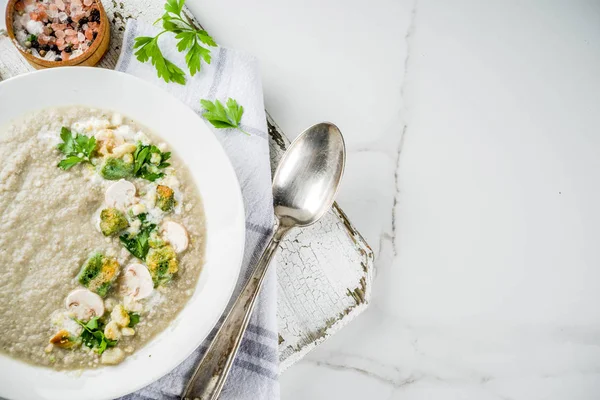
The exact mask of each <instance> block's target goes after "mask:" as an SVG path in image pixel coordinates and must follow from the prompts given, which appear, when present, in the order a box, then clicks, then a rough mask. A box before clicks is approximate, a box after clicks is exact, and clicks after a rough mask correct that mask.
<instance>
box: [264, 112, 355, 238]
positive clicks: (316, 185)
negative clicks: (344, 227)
mask: <svg viewBox="0 0 600 400" xmlns="http://www.w3.org/2000/svg"><path fill="white" fill-rule="evenodd" d="M345 164H346V151H345V144H344V138H343V137H342V133H341V132H340V130H339V129H338V127H337V126H335V125H334V124H331V123H329V122H322V123H319V124H316V125H313V126H311V127H310V128H308V129H306V130H305V131H304V132H302V133H301V134H300V135H299V136H298V137H297V138H296V140H294V142H293V143H292V144H291V145H290V147H289V148H288V150H287V152H286V153H285V155H284V156H283V158H282V159H281V162H280V164H279V167H278V168H277V171H276V172H275V176H274V177H273V205H274V207H275V216H276V217H277V218H278V219H279V223H280V225H283V226H290V227H291V226H307V225H310V224H313V223H315V222H316V221H317V220H319V218H321V217H322V216H323V214H325V213H326V212H327V210H329V209H330V208H331V205H332V204H333V201H334V199H335V195H336V193H337V189H338V187H339V183H340V181H341V180H342V175H343V174H344V166H345Z"/></svg>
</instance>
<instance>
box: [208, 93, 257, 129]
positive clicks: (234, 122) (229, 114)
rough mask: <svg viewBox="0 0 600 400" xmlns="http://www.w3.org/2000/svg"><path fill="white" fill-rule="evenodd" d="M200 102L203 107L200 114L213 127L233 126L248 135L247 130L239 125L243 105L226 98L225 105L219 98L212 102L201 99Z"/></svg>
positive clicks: (242, 113)
mask: <svg viewBox="0 0 600 400" xmlns="http://www.w3.org/2000/svg"><path fill="white" fill-rule="evenodd" d="M200 104H202V107H204V109H205V111H204V114H202V116H203V117H204V118H206V120H207V121H208V122H210V123H211V124H212V126H214V127H215V128H234V129H238V130H239V131H240V132H243V133H245V134H246V135H248V136H250V134H249V133H248V132H246V131H244V130H243V129H242V128H241V127H240V121H241V120H242V115H244V107H242V106H240V105H239V104H238V103H237V101H235V100H234V99H232V98H229V99H227V103H225V104H226V106H224V105H223V103H221V102H220V101H219V100H215V102H214V103H213V102H212V101H210V100H204V99H202V100H200Z"/></svg>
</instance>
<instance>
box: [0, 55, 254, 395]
mask: <svg viewBox="0 0 600 400" xmlns="http://www.w3.org/2000/svg"><path fill="white" fill-rule="evenodd" d="M66 71H68V73H69V75H70V76H72V75H73V74H97V76H96V77H94V79H91V80H92V81H94V82H102V85H103V87H106V82H107V79H102V78H106V75H107V74H108V75H116V76H118V77H120V78H119V79H122V80H131V81H132V82H135V84H134V85H141V86H144V87H146V88H148V90H150V91H153V92H155V94H156V95H157V96H158V95H160V102H161V105H162V104H169V103H172V102H173V101H174V102H176V103H179V104H178V105H177V107H178V108H180V107H181V108H184V109H185V110H182V111H181V112H184V113H187V114H193V116H194V118H197V119H198V120H199V121H202V120H201V119H200V117H199V116H198V115H197V114H196V113H195V112H194V111H193V110H192V109H190V108H189V107H188V106H187V105H185V104H184V103H182V102H181V101H180V100H179V99H177V98H176V97H175V96H173V95H172V94H170V93H168V92H166V91H165V90H163V89H161V88H160V87H158V86H156V85H153V84H152V83H150V82H147V81H145V80H142V79H140V78H138V77H135V76H132V75H129V74H126V73H123V72H120V71H114V70H108V69H103V68H94V67H79V68H69V67H64V68H52V69H44V70H36V71H32V72H29V73H27V74H22V75H18V76H15V77H12V78H9V79H7V80H5V81H2V82H0V97H1V96H2V95H4V93H6V92H4V91H3V90H2V89H3V87H6V86H7V85H12V84H15V82H18V81H20V80H26V79H28V78H31V76H32V75H33V76H36V77H39V76H44V75H53V74H54V75H58V74H62V73H65V72H66ZM102 75H104V76H102ZM89 78H90V77H89V76H86V79H89ZM54 81H56V82H59V81H60V80H58V79H55V80H54ZM129 89H131V88H129ZM129 92H130V91H127V93H129ZM155 100H156V99H155ZM44 101H45V100H44ZM86 106H88V105H87V104H86ZM90 107H99V106H90ZM13 108H14V107H13ZM33 108H35V109H43V108H46V106H43V107H39V106H34V107H33ZM104 108H106V109H109V110H115V109H114V108H111V107H104ZM24 112H25V111H24V110H23V111H21V114H23V113H24ZM21 114H19V115H21ZM19 115H13V117H12V118H15V117H18V116H19ZM123 115H129V114H127V113H123ZM1 118H2V116H1V112H0V124H1V123H2V120H1ZM134 119H135V120H139V118H137V117H134ZM201 123H202V125H203V126H204V127H205V128H206V131H207V132H208V134H209V135H210V138H209V139H206V140H209V141H214V143H215V144H216V145H217V146H218V148H217V149H218V151H219V152H222V154H223V155H224V156H225V161H226V165H224V167H225V169H226V170H227V171H226V172H227V173H228V174H230V176H229V178H228V179H231V182H230V183H231V184H235V189H233V192H234V195H235V199H233V200H234V203H236V206H237V209H231V210H228V214H229V213H233V214H239V216H238V218H237V219H236V221H237V222H236V225H239V226H237V228H236V229H235V230H234V231H233V233H235V236H232V238H231V241H232V242H233V245H232V247H231V249H229V248H228V251H229V253H230V256H231V257H233V259H235V268H233V267H232V268H231V269H232V271H233V272H234V275H232V274H231V273H232V271H230V275H231V276H230V278H231V280H229V281H228V282H227V287H225V288H222V290H220V292H221V293H223V294H224V298H225V299H226V301H224V302H223V303H222V304H220V305H219V306H218V307H216V308H215V311H214V312H213V314H214V315H215V316H214V318H212V319H211V321H210V324H205V326H208V325H210V327H208V329H207V330H206V335H198V336H194V337H195V339H194V341H193V343H191V344H193V346H191V345H190V346H183V345H181V346H177V347H181V348H184V347H185V348H188V349H189V350H186V351H183V350H182V349H177V350H174V349H173V348H172V347H170V348H169V354H170V355H171V354H173V356H172V357H171V358H169V359H168V360H164V359H162V361H167V364H168V368H167V367H164V366H162V365H163V364H161V367H160V368H162V369H160V370H159V368H158V367H156V368H155V371H154V372H153V373H152V374H151V376H150V377H148V376H147V375H146V376H145V377H144V378H141V379H138V380H137V383H136V384H135V385H133V384H132V385H131V386H130V387H128V388H127V389H125V390H123V387H122V386H124V385H123V384H121V385H120V386H119V385H117V386H119V387H120V388H118V389H116V388H114V387H111V386H113V385H106V386H102V387H103V389H102V390H98V388H97V386H94V390H93V392H91V393H90V392H88V391H89V390H90V389H91V388H90V387H85V389H86V390H87V391H86V392H85V393H86V394H85V396H84V395H83V394H82V393H84V392H83V390H84V388H83V386H84V385H86V384H88V386H89V384H90V383H86V382H85V381H86V379H83V380H82V378H88V379H89V380H91V381H94V379H96V378H97V377H98V376H99V375H101V374H102V372H103V371H115V372H114V373H107V374H110V376H111V377H113V376H114V375H120V374H123V375H125V376H129V377H130V376H131V375H132V369H133V367H134V366H138V367H139V364H140V363H142V362H143V363H146V361H143V360H142V359H141V356H143V355H145V352H144V350H145V349H148V348H155V347H157V346H159V345H161V344H164V341H165V340H170V339H166V338H165V336H166V335H167V334H168V333H170V332H172V331H181V330H182V329H183V328H182V326H181V325H182V324H181V323H180V322H181V320H182V318H183V316H182V314H184V312H185V311H186V310H188V313H189V312H191V311H192V309H193V308H192V307H190V305H191V304H192V301H193V300H194V297H196V295H197V294H198V293H199V292H203V291H204V290H206V289H205V287H206V286H207V285H206V282H204V284H202V283H201V280H202V278H203V275H204V276H206V273H207V272H208V271H205V268H206V265H207V263H208V262H209V261H208V260H205V264H204V267H203V271H202V272H201V274H200V279H199V280H198V283H197V285H196V289H195V293H194V295H193V296H192V298H190V300H188V303H186V305H185V306H184V307H183V309H182V310H181V311H180V313H179V315H178V316H177V317H176V318H175V319H174V320H173V321H172V322H171V323H170V325H169V326H168V327H167V328H166V329H165V330H164V331H162V332H160V333H158V334H157V335H156V336H155V337H154V338H153V339H151V340H150V341H149V342H148V343H146V344H145V345H144V346H143V347H141V348H139V349H137V350H136V354H134V355H133V356H132V357H135V359H134V360H132V363H135V364H134V365H125V364H126V363H128V361H129V360H130V359H131V358H132V357H130V358H128V359H127V360H125V361H124V362H123V363H121V364H119V365H117V366H104V367H100V368H98V369H92V370H83V373H82V374H81V375H79V374H77V375H76V376H74V375H73V373H77V371H56V370H53V369H51V368H47V367H43V366H39V365H32V364H27V363H24V362H22V361H20V360H16V359H13V358H11V357H9V356H7V355H5V354H0V368H2V360H8V361H7V362H8V363H9V364H10V365H12V366H15V364H18V365H17V366H19V367H23V368H27V369H28V371H29V373H28V374H21V375H26V376H29V379H27V378H25V377H24V379H27V382H28V384H27V386H28V387H27V388H26V391H27V392H26V393H28V394H29V395H30V396H35V398H40V399H73V400H74V399H79V398H82V396H84V397H85V398H87V399H88V400H92V399H94V400H96V399H110V398H116V397H120V396H124V395H126V394H128V393H132V392H134V391H136V390H139V389H141V388H143V387H145V386H147V385H149V384H151V383H152V382H155V381H156V380H158V379H160V378H161V377H163V376H164V375H166V374H168V373H169V372H171V371H172V370H173V369H174V368H176V367H177V366H178V365H179V364H181V363H182V362H183V361H184V360H185V359H187V358H188V357H189V356H190V355H191V354H192V353H193V352H194V351H195V350H196V349H197V348H198V347H199V346H201V345H202V343H203V341H204V340H205V339H206V337H208V335H210V331H211V330H213V329H214V327H215V326H216V325H217V323H218V321H219V318H220V317H221V316H222V315H223V312H225V310H226V308H227V305H228V304H229V302H230V301H231V298H232V296H233V293H234V290H235V287H236V285H237V284H238V281H239V279H240V277H241V267H242V263H243V257H244V249H245V235H246V227H245V210H244V201H243V196H242V192H241V187H240V185H239V181H238V179H237V175H236V173H235V170H234V168H233V165H232V163H231V161H230V160H229V157H228V156H227V153H226V152H225V151H224V149H223V147H222V145H221V143H219V141H218V140H217V138H216V136H215V135H214V134H213V133H212V131H211V130H210V129H209V128H208V126H206V124H204V122H201ZM155 132H156V134H158V135H160V136H161V137H163V138H164V137H165V136H164V134H163V133H162V132H160V131H158V130H155ZM167 141H168V142H170V143H171V146H172V147H173V150H174V151H176V152H179V153H181V147H180V146H179V147H178V146H176V145H173V144H172V141H171V140H168V139H167ZM211 146H212V145H211ZM211 146H209V147H211ZM212 147H214V146H212ZM212 150H215V149H214V148H213V149H212ZM182 159H183V160H184V161H187V160H188V159H189V156H188V157H182ZM186 164H187V162H186ZM189 169H190V172H192V175H195V174H194V172H193V171H192V168H191V167H190V168H189ZM194 181H196V179H195V178H194ZM200 190H201V191H202V189H201V188H200ZM214 196H216V194H215V195H214ZM214 196H213V197H214ZM202 197H203V202H204V200H206V198H205V196H204V194H202ZM205 205H206V204H205ZM205 211H206V209H205ZM206 214H207V239H209V238H210V235H213V236H214V231H213V230H211V228H210V224H209V223H208V222H209V221H208V213H206ZM239 218H241V219H239ZM229 232H230V231H227V232H226V233H228V234H229ZM221 233H223V232H221ZM209 240H210V239H209ZM206 247H207V249H206V254H205V257H206V256H207V254H208V250H209V241H207V245H206ZM236 248H237V249H238V250H239V251H238V252H235V251H231V250H236ZM228 257H229V256H228ZM230 264H231V265H233V262H232V263H230ZM218 266H221V264H219V265H218ZM213 270H214V269H213ZM197 301H198V300H197ZM194 305H197V304H194ZM211 306H212V307H214V304H212V303H211ZM188 316H189V315H188ZM196 328H197V326H196ZM161 342H163V343H161ZM161 349H163V351H164V350H165V347H164V346H163V347H162V348H161ZM184 353H185V354H184ZM153 354H154V353H153ZM136 356H138V357H136ZM163 356H164V354H163ZM145 360H148V359H145ZM151 362H158V360H151ZM155 365H156V364H155ZM119 368H120V370H117V369H119ZM123 369H125V371H123ZM157 370H159V371H158V372H157ZM14 374H16V375H14ZM2 375H5V372H3V373H0V381H1V380H4V381H5V383H6V379H8V380H9V381H10V379H11V378H10V376H4V377H2ZM6 375H10V374H6ZM43 375H49V376H53V377H63V378H64V379H65V380H66V379H73V380H76V381H77V382H78V385H79V384H80V385H81V388H79V387H78V390H81V392H78V391H77V392H72V391H71V392H67V390H74V389H73V388H72V387H69V388H66V389H65V388H63V387H62V382H57V386H56V387H52V388H50V389H51V390H50V389H49V388H47V387H45V388H42V390H44V392H43V393H41V392H39V391H38V390H39V388H37V387H36V386H35V385H34V384H32V383H31V382H32V379H31V378H32V377H33V378H35V379H33V381H37V382H39V380H40V379H41V377H42V376H43ZM135 375H136V376H137V375H143V373H142V372H141V371H139V370H135ZM19 376H20V375H19V373H18V372H13V379H14V378H15V377H19ZM96 383H97V382H96ZM105 383H106V382H105ZM111 383H112V382H111ZM38 384H39V383H38ZM2 389H3V385H1V384H0V392H1V393H0V394H1V395H2V396H4V397H6V398H7V399H11V398H14V399H16V398H23V396H25V397H27V395H26V394H24V393H25V392H20V393H21V394H20V395H18V396H16V397H15V396H14V395H11V394H10V393H6V392H4V391H3V390H2ZM9 389H10V388H9ZM65 393H67V394H68V396H66V395H65ZM27 398H29V397H27Z"/></svg>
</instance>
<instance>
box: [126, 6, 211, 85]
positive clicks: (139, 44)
mask: <svg viewBox="0 0 600 400" xmlns="http://www.w3.org/2000/svg"><path fill="white" fill-rule="evenodd" d="M183 4H184V0H167V2H166V3H165V13H164V14H163V15H162V17H160V18H159V19H158V20H157V21H156V22H159V21H162V27H163V31H161V32H159V33H158V34H157V35H156V36H154V37H150V36H140V37H137V38H135V44H134V46H133V47H134V48H135V49H138V50H137V51H136V52H135V56H136V57H137V59H138V60H139V61H140V62H146V61H148V60H150V62H151V63H152V65H153V66H154V67H155V68H156V71H157V74H158V77H159V78H163V80H164V81H165V82H167V83H168V82H176V83H179V84H181V85H183V84H185V74H184V72H183V71H182V70H181V69H180V68H179V67H177V66H176V65H175V64H173V63H172V62H171V61H169V60H167V59H166V58H164V56H163V54H162V52H161V51H160V48H159V47H158V38H159V36H160V35H162V34H163V33H165V32H171V33H174V34H175V38H176V39H177V40H178V42H177V50H178V51H179V52H184V51H187V54H186V56H185V62H186V64H187V66H188V69H189V70H190V74H191V75H192V76H194V75H195V74H196V73H197V72H199V71H200V69H201V66H202V65H201V64H202V60H204V62H205V63H207V64H210V61H211V57H210V49H208V48H207V47H204V46H202V44H204V45H206V46H210V47H216V46H217V44H216V43H215V41H214V40H213V38H212V37H210V35H209V34H208V33H207V32H206V31H205V30H203V29H198V28H196V27H195V26H194V25H192V24H191V23H190V22H189V21H186V20H185V19H184V18H183V17H182V15H181V12H182V10H183Z"/></svg>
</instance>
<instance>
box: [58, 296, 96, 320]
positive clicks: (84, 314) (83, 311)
mask: <svg viewBox="0 0 600 400" xmlns="http://www.w3.org/2000/svg"><path fill="white" fill-rule="evenodd" d="M65 305H66V307H67V310H69V311H71V312H72V313H74V314H75V317H76V318H77V319H80V320H82V321H87V320H89V319H90V318H92V317H101V316H102V315H103V314H104V301H102V297H100V296H98V295H97V294H96V293H94V292H92V291H90V290H87V289H75V290H73V291H72V292H71V293H69V294H68V295H67V299H66V301H65Z"/></svg>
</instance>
